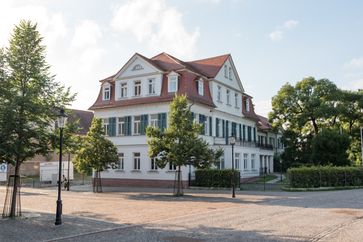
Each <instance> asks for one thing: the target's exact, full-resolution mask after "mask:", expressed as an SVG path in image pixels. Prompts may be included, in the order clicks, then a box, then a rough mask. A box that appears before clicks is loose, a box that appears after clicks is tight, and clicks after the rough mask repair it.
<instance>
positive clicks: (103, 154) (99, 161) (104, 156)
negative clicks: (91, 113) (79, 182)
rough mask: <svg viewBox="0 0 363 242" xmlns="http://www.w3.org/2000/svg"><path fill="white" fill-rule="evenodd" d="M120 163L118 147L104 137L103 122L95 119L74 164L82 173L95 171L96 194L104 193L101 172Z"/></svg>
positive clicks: (74, 159)
mask: <svg viewBox="0 0 363 242" xmlns="http://www.w3.org/2000/svg"><path fill="white" fill-rule="evenodd" d="M117 162H118V153H117V148H116V146H115V145H114V144H113V143H112V142H111V141H110V140H108V139H107V138H106V137H105V135H104V129H103V127H102V120H101V119H96V118H94V119H93V121H92V125H91V128H90V130H89V131H88V133H87V135H86V136H85V137H84V138H83V142H82V145H81V148H80V149H79V150H78V151H77V152H76V155H75V157H74V158H73V163H74V165H75V167H76V169H77V170H78V171H79V172H81V173H87V172H89V170H90V169H94V171H95V177H94V190H93V191H94V192H100V191H102V190H101V189H102V187H101V171H104V170H105V169H107V168H109V167H110V166H114V165H115V164H116V163H117Z"/></svg>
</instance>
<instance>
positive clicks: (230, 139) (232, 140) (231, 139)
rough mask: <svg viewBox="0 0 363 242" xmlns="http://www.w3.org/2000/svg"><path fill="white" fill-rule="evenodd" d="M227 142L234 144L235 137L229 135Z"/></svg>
mask: <svg viewBox="0 0 363 242" xmlns="http://www.w3.org/2000/svg"><path fill="white" fill-rule="evenodd" d="M229 144H231V145H235V144H236V139H235V138H234V137H233V136H231V137H229Z"/></svg>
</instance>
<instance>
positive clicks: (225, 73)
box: [224, 65, 228, 78]
mask: <svg viewBox="0 0 363 242" xmlns="http://www.w3.org/2000/svg"><path fill="white" fill-rule="evenodd" d="M227 71H228V70H227V65H224V77H225V78H228V76H227V74H228V73H227Z"/></svg>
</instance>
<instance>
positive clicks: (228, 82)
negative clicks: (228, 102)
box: [214, 55, 244, 93]
mask: <svg viewBox="0 0 363 242" xmlns="http://www.w3.org/2000/svg"><path fill="white" fill-rule="evenodd" d="M214 79H215V80H216V81H218V82H220V83H222V84H223V85H225V86H226V87H229V88H231V89H234V90H236V91H239V92H241V93H243V92H244V88H243V86H242V83H241V80H240V79H239V76H238V72H237V70H236V67H235V66H234V63H233V60H232V56H231V55H229V57H228V58H227V59H226V60H225V62H224V63H223V65H222V66H221V68H220V70H219V71H218V73H217V75H216V76H215V77H214Z"/></svg>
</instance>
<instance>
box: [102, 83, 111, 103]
mask: <svg viewBox="0 0 363 242" xmlns="http://www.w3.org/2000/svg"><path fill="white" fill-rule="evenodd" d="M110 97H111V87H110V86H109V85H107V86H104V87H103V100H110Z"/></svg>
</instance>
